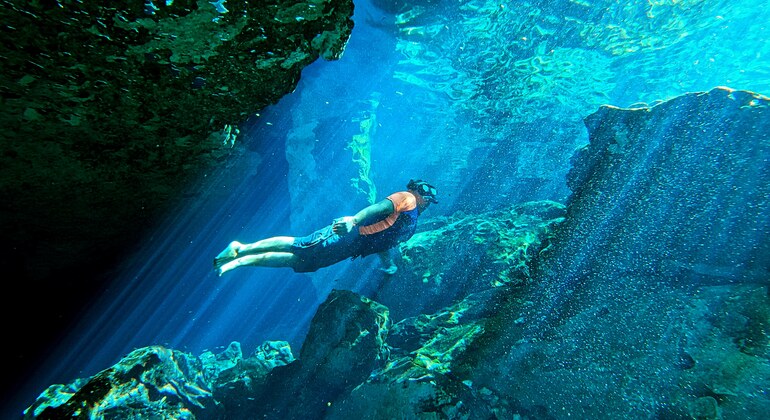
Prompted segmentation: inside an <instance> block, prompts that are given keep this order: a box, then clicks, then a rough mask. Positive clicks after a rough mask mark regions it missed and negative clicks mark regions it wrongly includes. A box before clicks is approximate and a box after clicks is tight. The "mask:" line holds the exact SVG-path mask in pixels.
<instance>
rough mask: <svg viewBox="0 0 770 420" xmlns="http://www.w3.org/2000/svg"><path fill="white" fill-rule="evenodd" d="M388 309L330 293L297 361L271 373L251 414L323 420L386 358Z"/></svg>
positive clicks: (344, 293) (350, 294) (342, 293)
mask: <svg viewBox="0 0 770 420" xmlns="http://www.w3.org/2000/svg"><path fill="white" fill-rule="evenodd" d="M389 327H390V318H389V315H388V309H387V308H386V307H384V306H382V305H380V304H379V303H377V302H374V301H372V300H369V299H367V298H364V297H362V296H360V295H357V294H355V293H353V292H350V291H345V290H333V291H332V292H331V294H330V295H329V296H328V297H327V298H326V301H325V302H324V303H323V304H321V306H320V307H319V308H318V311H316V314H315V316H314V317H313V320H312V322H311V325H310V329H309V331H308V334H307V337H306V338H305V341H304V343H303V344H302V350H301V351H300V357H299V360H298V361H296V362H295V363H292V364H289V365H287V366H284V367H279V368H276V369H275V370H274V371H272V372H271V374H270V376H269V378H268V382H267V385H266V386H265V391H264V393H262V394H260V395H258V396H257V398H256V400H255V402H254V405H253V410H255V411H253V412H256V413H259V416H260V417H261V414H262V413H263V414H265V415H267V416H277V417H276V418H302V417H306V416H307V415H308V413H313V414H314V415H316V416H318V417H321V416H322V415H323V413H325V412H326V410H328V408H329V407H330V406H332V405H334V404H335V403H336V402H337V401H340V400H342V399H344V397H345V395H347V394H348V393H349V392H350V390H351V389H352V388H353V387H355V386H357V385H359V384H361V383H363V382H364V381H366V380H367V378H369V376H370V375H371V373H372V371H374V370H375V369H376V368H378V367H380V366H382V365H383V364H384V363H385V359H386V358H387V347H386V345H385V338H386V336H387V333H388V328H389Z"/></svg>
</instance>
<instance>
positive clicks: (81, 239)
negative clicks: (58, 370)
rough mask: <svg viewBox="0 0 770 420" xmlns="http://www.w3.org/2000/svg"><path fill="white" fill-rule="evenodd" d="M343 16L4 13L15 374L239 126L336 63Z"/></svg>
mask: <svg viewBox="0 0 770 420" xmlns="http://www.w3.org/2000/svg"><path fill="white" fill-rule="evenodd" d="M352 14H353V2H352V1H351V0H309V1H306V2H295V1H284V0H268V1H243V2H224V1H220V2H208V1H205V0H176V1H167V2H159V1H155V2H153V1H144V0H141V1H138V0H137V1H129V2H122V3H120V4H111V3H110V4H106V3H103V2H82V1H70V0H63V1H47V0H43V1H29V2H28V1H11V2H6V3H4V6H3V7H2V8H0V20H1V21H2V22H3V25H2V27H0V37H1V39H2V42H0V56H1V57H2V58H3V59H2V60H0V68H2V71H0V101H2V102H1V103H2V106H0V122H1V124H2V127H3V129H2V130H0V197H2V200H0V268H2V270H3V272H4V273H6V274H7V275H8V277H9V278H11V279H13V281H14V284H15V290H14V292H13V293H8V294H5V295H4V299H3V300H4V301H3V305H1V306H2V307H3V312H2V315H3V316H4V317H12V316H16V315H17V314H18V313H19V311H20V310H24V311H26V313H32V314H34V317H33V316H28V317H24V318H23V319H21V320H20V321H19V322H16V323H14V325H13V326H12V328H11V329H10V330H11V335H12V337H13V338H15V339H18V340H14V341H19V342H26V343H27V345H26V346H25V347H26V348H25V350H23V351H18V352H15V353H14V356H15V357H16V358H17V359H16V360H17V361H18V362H20V363H19V364H18V365H19V366H25V365H26V364H28V363H31V362H32V359H33V358H34V354H39V353H42V352H44V346H45V344H46V343H47V342H49V341H52V340H53V339H54V337H55V336H56V335H57V334H61V332H62V331H63V330H64V328H65V327H66V326H67V324H68V323H69V322H70V321H72V318H73V317H74V316H75V315H76V314H77V313H78V312H79V310H80V307H81V306H85V305H87V304H88V301H89V297H90V296H92V295H94V294H97V293H98V292H99V290H100V289H101V288H103V287H106V284H107V281H106V280H105V279H106V278H107V277H109V272H110V271H111V270H113V269H114V268H115V266H116V265H117V264H118V262H119V261H120V260H121V259H122V258H123V257H124V255H125V254H126V253H127V252H130V251H131V250H132V249H133V247H134V246H135V244H136V241H138V240H139V239H140V238H141V237H142V234H143V233H145V232H147V231H148V229H149V228H151V227H152V226H153V224H154V223H157V222H158V219H159V217H162V216H163V215H164V214H165V213H166V212H168V211H169V210H170V209H173V208H174V206H175V205H177V204H178V203H179V201H180V199H182V198H184V197H186V198H190V197H193V196H194V195H195V194H196V191H197V190H196V188H195V184H196V182H198V181H197V180H198V178H199V177H200V176H201V175H204V174H206V173H209V172H211V171H216V170H217V169H218V168H221V167H222V166H223V165H227V162H228V161H229V160H232V159H233V158H234V157H235V156H233V155H235V154H239V153H243V149H241V148H240V147H239V146H240V144H239V142H240V141H241V139H239V138H238V134H239V130H238V124H239V123H241V122H243V121H245V120H246V118H247V117H248V116H250V115H252V114H253V113H255V112H257V111H259V110H260V109H262V108H264V107H265V106H267V105H270V104H272V103H275V102H276V101H278V99H279V98H281V97H282V96H284V95H285V94H287V93H289V92H291V91H293V89H294V88H295V87H296V84H297V82H298V80H299V77H300V72H301V71H302V69H303V68H304V67H305V66H307V65H308V64H310V63H312V62H313V61H315V60H316V59H317V58H319V57H321V58H324V59H326V60H334V59H337V58H339V57H340V56H341V54H342V52H343V51H344V48H345V45H346V43H347V40H348V38H349V36H350V33H351V30H352V27H353V21H352V19H351V16H352ZM35 318H36V319H35ZM19 369H21V368H20V367H19ZM10 376H13V375H10Z"/></svg>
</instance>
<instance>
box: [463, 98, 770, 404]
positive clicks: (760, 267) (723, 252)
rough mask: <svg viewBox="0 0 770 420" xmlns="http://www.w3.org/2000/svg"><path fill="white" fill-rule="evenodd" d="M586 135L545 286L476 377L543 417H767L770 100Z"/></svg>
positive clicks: (511, 321)
mask: <svg viewBox="0 0 770 420" xmlns="http://www.w3.org/2000/svg"><path fill="white" fill-rule="evenodd" d="M585 122H586V126H587V127H588V129H589V137H590V144H589V145H588V146H587V147H586V148H584V149H582V150H580V151H579V152H578V153H577V154H576V155H575V158H574V160H573V169H572V171H571V172H570V176H569V180H568V182H569V186H570V188H571V189H572V191H573V194H572V196H571V197H570V200H569V202H568V205H567V214H566V217H565V220H564V222H563V223H562V224H560V225H559V227H558V229H557V232H556V233H555V237H554V239H553V240H552V242H551V247H550V248H549V249H548V250H547V251H545V252H544V253H542V254H541V256H540V257H539V258H538V259H537V260H536V261H535V266H536V268H535V269H534V270H533V279H534V280H533V283H532V284H533V285H534V286H533V287H530V288H528V289H526V290H523V291H521V293H520V295H519V296H520V297H521V300H510V301H508V302H506V304H505V305H504V306H503V307H502V308H501V310H500V311H499V313H498V314H497V315H496V316H495V320H490V321H489V322H488V323H487V328H486V330H485V333H484V335H483V336H482V337H480V338H479V339H478V340H476V341H475V342H474V343H472V344H471V349H470V350H469V351H468V352H466V354H468V355H469V356H468V357H467V358H466V360H465V362H464V363H463V367H462V368H461V369H460V371H461V372H462V375H466V377H467V378H468V379H469V380H472V381H473V382H474V383H476V384H478V385H479V386H484V387H488V388H490V389H494V390H496V393H497V395H505V397H506V398H507V399H508V401H510V402H511V403H514V402H515V404H516V407H517V411H518V412H520V413H535V412H537V413H540V415H541V416H543V417H545V416H550V417H555V418H566V417H568V416H570V417H618V418H628V417H686V416H696V417H702V416H706V417H709V418H716V417H718V416H723V417H725V418H761V417H762V415H761V414H760V413H767V412H768V411H770V405H769V404H768V401H767V399H762V398H757V395H760V394H761V392H764V391H761V392H758V391H757V390H767V389H768V388H769V387H770V382H769V381H768V379H767V378H768V376H767V375H766V374H764V373H760V372H767V369H768V366H769V365H768V360H767V357H766V353H767V351H766V346H767V342H768V336H767V327H766V325H767V314H768V313H769V312H768V311H770V301H768V299H767V285H768V281H770V244H768V242H767V240H766V238H767V237H770V219H768V218H767V214H768V213H767V211H768V210H769V209H770V172H769V171H768V164H767V162H768V161H770V138H768V136H767V132H768V131H770V99H768V98H766V97H763V96H761V95H756V94H753V93H751V92H741V91H733V90H730V89H727V88H717V89H714V90H712V91H709V92H702V93H691V94H686V95H683V96H680V97H677V98H674V99H671V100H669V101H667V102H663V103H661V104H659V105H656V106H654V107H649V108H638V109H620V108H615V107H609V106H607V107H602V108H601V109H600V110H599V111H597V112H596V113H595V114H593V115H591V116H589V117H588V118H586V121H585ZM503 372H505V374H502V373H503ZM748 372H756V373H757V374H756V375H752V374H748ZM598 401H601V404H596V402H598Z"/></svg>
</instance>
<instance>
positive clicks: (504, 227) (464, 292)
mask: <svg viewBox="0 0 770 420" xmlns="http://www.w3.org/2000/svg"><path fill="white" fill-rule="evenodd" d="M563 218H564V206H563V205H562V204H559V203H556V202H553V201H534V202H527V203H521V204H517V205H513V206H508V207H505V208H502V209H500V210H495V211H489V212H486V213H481V214H466V213H463V212H457V213H455V214H454V215H452V216H450V217H446V218H437V219H428V220H426V221H425V222H422V220H421V225H420V226H419V228H418V229H419V231H418V233H416V234H415V235H414V236H413V237H412V238H411V239H410V240H409V241H408V242H406V243H404V244H401V245H400V247H399V251H400V254H401V258H402V259H403V261H402V262H401V263H399V264H398V265H399V267H402V269H401V270H399V271H398V272H397V273H396V274H395V275H394V276H392V278H391V280H390V281H388V282H387V283H385V284H383V285H382V287H381V288H380V289H379V290H377V300H378V301H379V302H381V303H382V304H383V305H385V306H387V307H388V308H389V309H390V312H391V316H392V317H393V319H403V318H406V317H412V316H416V315H418V314H424V313H434V312H436V311H439V310H441V309H442V308H445V307H447V306H450V305H454V304H456V303H457V302H459V301H461V300H462V299H464V298H465V297H466V296H468V295H469V294H472V293H477V292H481V291H483V290H487V289H490V288H493V287H499V286H503V285H519V286H520V285H524V284H527V283H529V282H531V281H532V276H531V272H530V266H531V263H532V261H533V260H534V259H535V258H536V257H537V255H538V254H539V253H540V252H541V250H543V249H544V248H547V247H548V245H549V243H550V241H551V239H552V238H553V232H554V229H555V227H556V226H557V225H558V224H559V223H560V222H561V221H562V220H563ZM448 256H451V258H448Z"/></svg>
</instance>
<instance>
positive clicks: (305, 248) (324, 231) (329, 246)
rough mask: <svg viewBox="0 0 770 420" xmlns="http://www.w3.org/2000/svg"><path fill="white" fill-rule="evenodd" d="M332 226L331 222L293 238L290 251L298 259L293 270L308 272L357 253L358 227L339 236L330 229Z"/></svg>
mask: <svg viewBox="0 0 770 420" xmlns="http://www.w3.org/2000/svg"><path fill="white" fill-rule="evenodd" d="M332 226H333V224H332V225H329V226H326V227H324V228H321V229H319V230H317V231H315V232H313V233H311V234H310V235H307V236H303V237H301V238H295V239H294V243H293V244H292V245H291V253H292V254H294V255H296V256H297V257H299V259H300V262H299V263H298V264H296V265H295V266H294V271H296V272H297V273H310V272H313V271H316V270H318V269H319V268H323V267H328V266H330V265H332V264H336V263H338V262H340V261H342V260H344V259H346V258H351V257H353V256H354V255H357V250H358V241H357V239H358V237H359V235H358V229H353V231H351V232H350V233H348V234H347V235H343V236H340V235H337V234H336V233H334V231H332Z"/></svg>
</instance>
